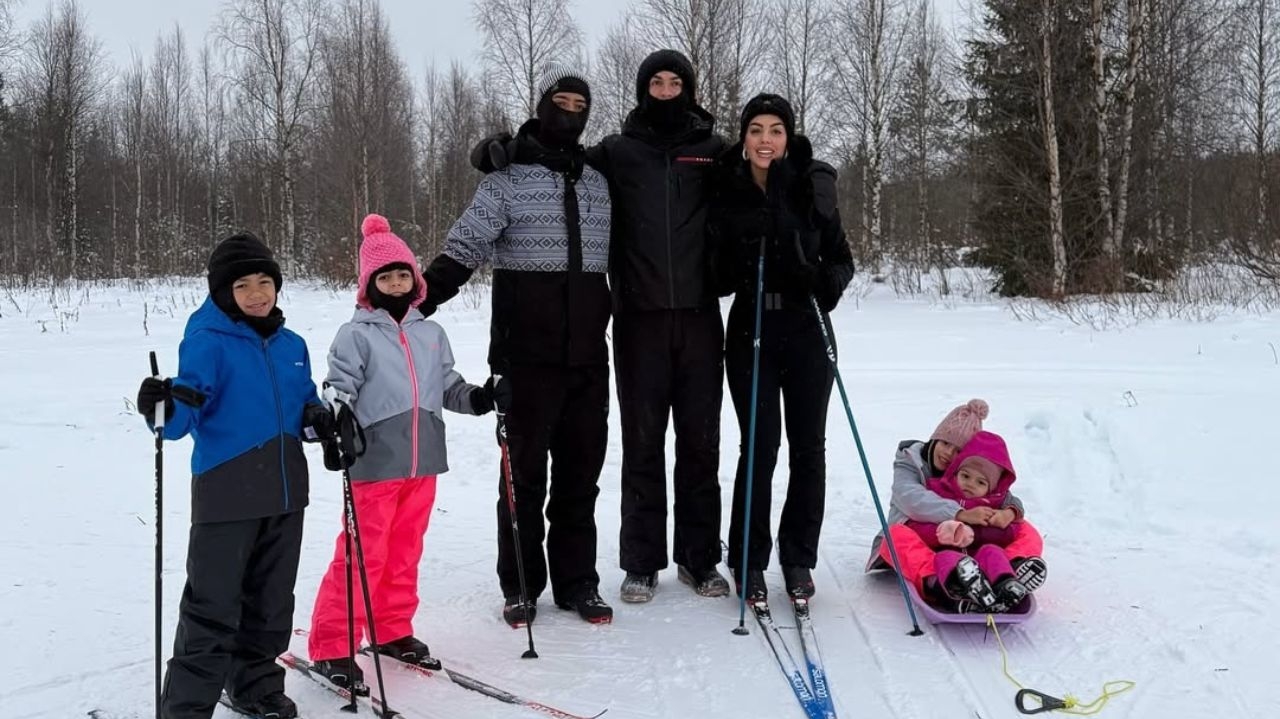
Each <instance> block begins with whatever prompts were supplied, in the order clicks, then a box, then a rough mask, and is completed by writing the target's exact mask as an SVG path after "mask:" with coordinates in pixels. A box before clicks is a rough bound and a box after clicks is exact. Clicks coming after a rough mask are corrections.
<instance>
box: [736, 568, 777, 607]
mask: <svg viewBox="0 0 1280 719" xmlns="http://www.w3.org/2000/svg"><path fill="white" fill-rule="evenodd" d="M730 573H731V574H733V586H734V588H735V589H736V590H737V592H738V596H742V579H741V578H740V577H739V576H738V570H737V569H732V570H730ZM746 597H747V602H767V601H769V587H768V585H766V584H765V582H764V570H761V569H748V570H747V594H746Z"/></svg>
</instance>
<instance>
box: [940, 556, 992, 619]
mask: <svg viewBox="0 0 1280 719" xmlns="http://www.w3.org/2000/svg"><path fill="white" fill-rule="evenodd" d="M942 586H943V587H944V588H945V589H946V590H947V593H948V594H950V595H951V596H952V597H955V598H956V599H961V600H969V601H970V602H973V605H974V606H973V609H972V610H970V611H979V612H994V611H996V610H997V606H998V605H999V601H998V600H997V599H996V593H995V591H994V590H992V589H991V584H990V582H988V581H987V578H986V577H984V576H982V570H981V569H979V568H978V563H977V562H976V561H974V559H973V557H964V558H962V559H961V560H960V561H959V562H957V563H956V568H955V569H953V570H952V571H951V574H950V575H949V576H948V577H947V579H946V581H945V582H943V585H942Z"/></svg>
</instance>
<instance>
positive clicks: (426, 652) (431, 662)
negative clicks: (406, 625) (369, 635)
mask: <svg viewBox="0 0 1280 719" xmlns="http://www.w3.org/2000/svg"><path fill="white" fill-rule="evenodd" d="M378 653H379V654H382V655H383V656H388V657H391V658H392V659H398V660H400V661H402V662H404V663H405V664H415V665H417V666H420V667H422V668H423V669H436V670H438V669H440V666H441V665H440V660H439V659H436V658H435V657H433V656H431V649H430V648H429V647H428V646H427V643H426V642H424V641H422V640H421V639H418V638H417V637H415V636H413V635H412V634H410V635H409V636H407V637H401V638H400V639H397V640H395V641H394V642H387V643H386V644H379V645H378Z"/></svg>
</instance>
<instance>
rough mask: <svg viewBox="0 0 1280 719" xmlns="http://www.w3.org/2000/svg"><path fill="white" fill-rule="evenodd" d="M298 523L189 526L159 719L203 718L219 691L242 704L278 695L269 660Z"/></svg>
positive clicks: (285, 619) (285, 631)
mask: <svg viewBox="0 0 1280 719" xmlns="http://www.w3.org/2000/svg"><path fill="white" fill-rule="evenodd" d="M302 517H303V512H302V511H301V510H300V511H297V512H291V513H289V514H281V515H276V516H272V517H264V518H261V519H246V520H238V521H232V522H207V523H199V524H192V525H191V534H190V539H189V541H188V545H187V584H186V587H185V588H184V589H183V590H182V601H181V604H180V605H179V607H178V631H177V635H176V636H175V637H174V640H173V658H172V659H170V660H169V670H168V672H167V673H166V675H165V678H164V689H163V694H162V696H161V700H160V704H161V708H162V712H161V714H162V716H163V717H165V719H209V717H210V716H212V715H213V710H214V707H215V706H216V705H217V703H218V697H219V696H221V694H222V690H223V689H224V688H225V689H226V690H227V692H228V693H229V694H231V695H232V696H234V697H235V698H236V699H237V700H240V701H244V702H252V701H256V700H257V699H260V698H261V697H264V696H266V695H268V694H273V693H275V692H280V691H284V669H283V668H282V667H281V666H280V665H278V664H276V657H277V656H279V655H280V654H281V653H282V652H284V651H285V650H286V649H288V648H289V637H290V636H291V635H292V633H293V585H294V580H295V579H297V576H298V554H299V551H300V548H301V546H302Z"/></svg>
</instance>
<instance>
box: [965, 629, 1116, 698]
mask: <svg viewBox="0 0 1280 719" xmlns="http://www.w3.org/2000/svg"><path fill="white" fill-rule="evenodd" d="M987 627H988V628H989V629H990V630H991V633H992V634H994V635H995V638H996V645H997V646H999V647H1000V664H1001V669H1002V670H1003V671H1004V675H1005V678H1007V679H1008V680H1009V681H1011V682H1013V685H1014V686H1016V687H1018V693H1017V694H1016V695H1014V698H1013V702H1014V705H1015V706H1016V707H1017V708H1018V711H1019V712H1020V713H1022V714H1040V713H1043V712H1051V711H1060V712H1062V713H1063V714H1073V715H1075V716H1092V715H1094V714H1098V713H1101V712H1102V710H1103V709H1104V708H1105V707H1106V706H1107V702H1109V701H1111V698H1112V697H1114V696H1116V695H1117V694H1122V693H1124V692H1127V691H1129V690H1130V689H1132V688H1134V687H1135V686H1137V684H1136V682H1132V681H1129V680H1128V679H1119V680H1116V681H1110V682H1107V683H1105V684H1103V685H1102V694H1101V695H1100V696H1099V697H1098V698H1097V699H1094V700H1093V701H1091V702H1089V703H1088V704H1081V703H1080V700H1079V699H1077V698H1075V697H1073V696H1071V695H1070V694H1067V695H1066V696H1064V697H1062V698H1061V699H1059V698H1057V697H1055V696H1050V695H1048V694H1045V693H1044V692H1040V691H1036V690H1035V689H1028V688H1027V687H1024V686H1022V684H1021V683H1020V682H1019V681H1018V680H1017V679H1014V678H1013V675H1012V674H1010V673H1009V652H1008V651H1007V650H1006V649H1005V648H1004V640H1003V639H1001V638H1000V630H999V629H998V628H997V627H996V618H995V617H994V616H993V615H990V614H988V615H987ZM1029 698H1030V699H1033V700H1035V701H1036V702H1037V704H1038V705H1037V706H1027V699H1029Z"/></svg>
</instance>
